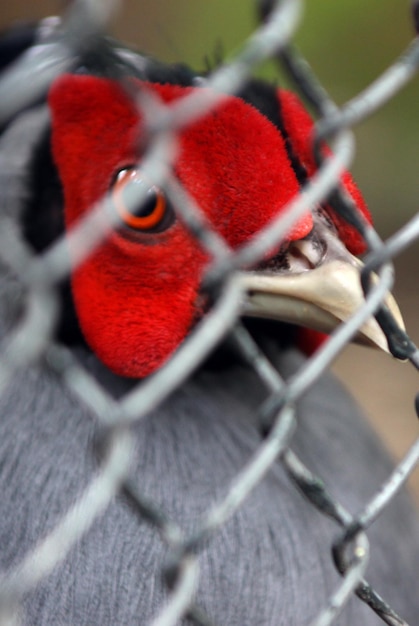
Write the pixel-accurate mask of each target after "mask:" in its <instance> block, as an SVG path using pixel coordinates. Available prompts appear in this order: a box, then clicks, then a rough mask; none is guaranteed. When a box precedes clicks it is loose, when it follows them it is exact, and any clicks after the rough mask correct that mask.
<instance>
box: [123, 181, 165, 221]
mask: <svg viewBox="0 0 419 626" xmlns="http://www.w3.org/2000/svg"><path fill="white" fill-rule="evenodd" d="M140 186H141V187H143V189H142V190H140ZM144 191H145V192H146V195H145V199H144V201H143V202H142V203H141V204H137V203H136V202H135V199H136V197H138V194H139V193H141V192H142V193H144ZM122 199H123V201H124V205H125V207H126V208H127V210H128V211H129V212H130V213H131V214H132V215H135V216H136V217H148V216H149V215H152V214H153V212H154V210H155V208H156V205H157V201H158V196H157V191H156V190H155V189H154V188H153V187H152V188H151V189H150V187H148V186H147V185H146V184H145V183H144V182H143V181H141V180H138V181H135V182H131V183H128V184H127V185H126V186H125V188H124V190H123V192H122Z"/></svg>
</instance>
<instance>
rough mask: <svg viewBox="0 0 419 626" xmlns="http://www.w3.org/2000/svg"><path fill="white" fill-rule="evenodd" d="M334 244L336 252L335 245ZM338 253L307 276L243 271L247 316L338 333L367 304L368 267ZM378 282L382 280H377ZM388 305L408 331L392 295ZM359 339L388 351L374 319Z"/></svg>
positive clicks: (305, 273) (340, 248)
mask: <svg viewBox="0 0 419 626" xmlns="http://www.w3.org/2000/svg"><path fill="white" fill-rule="evenodd" d="M329 244H330V235H328V241H327V245H329ZM333 245H334V246H335V250H336V244H333ZM332 247H333V246H332ZM337 249H338V254H336V255H333V253H332V254H329V253H326V254H325V255H324V259H322V261H321V263H319V265H318V266H317V267H314V268H313V269H307V270H306V271H299V272H297V273H292V272H291V271H290V272H286V273H284V272H280V273H275V272H274V271H272V270H271V271H269V272H267V271H266V270H264V269H261V270H256V271H252V272H243V273H242V280H243V283H244V289H245V293H246V296H245V302H244V311H243V314H244V315H247V316H251V317H262V318H269V319H275V320H279V321H283V322H289V323H292V324H296V325H299V326H306V327H308V328H313V329H315V330H319V331H321V332H325V333H330V332H331V331H333V330H334V329H335V328H336V327H337V326H338V325H339V324H340V323H341V322H345V321H346V320H348V319H349V318H350V317H351V316H352V315H353V314H354V313H355V311H356V310H357V309H358V308H359V307H360V306H361V305H362V304H363V303H364V302H365V299H364V294H363V291H362V288H361V282H360V271H361V269H362V267H363V264H362V263H361V261H360V260H359V259H357V258H356V257H354V256H352V255H351V254H350V253H349V252H348V251H347V250H346V248H345V247H344V246H343V244H341V243H340V242H339V244H338V248H337ZM334 256H336V257H337V258H333V257H334ZM330 257H332V258H330ZM375 278H376V279H377V280H378V277H377V276H375ZM384 304H385V305H386V306H387V307H388V309H389V310H390V312H391V313H392V314H393V316H394V318H395V320H396V321H397V323H398V324H399V325H400V326H401V327H402V328H403V329H404V324H403V319H402V316H401V313H400V310H399V307H398V306H397V304H396V301H395V300H394V298H393V296H392V295H391V294H387V296H386V298H385V300H384ZM354 340H355V341H356V342H357V343H362V344H367V345H370V346H374V347H377V348H381V349H382V350H384V351H386V352H388V346H387V340H386V337H385V335H384V333H383V331H382V330H381V328H380V326H379V325H378V324H377V322H376V321H375V319H374V318H372V317H371V318H370V319H368V320H367V321H366V322H365V324H364V325H363V326H362V327H361V328H360V329H359V331H358V334H357V336H356V337H355V339H354Z"/></svg>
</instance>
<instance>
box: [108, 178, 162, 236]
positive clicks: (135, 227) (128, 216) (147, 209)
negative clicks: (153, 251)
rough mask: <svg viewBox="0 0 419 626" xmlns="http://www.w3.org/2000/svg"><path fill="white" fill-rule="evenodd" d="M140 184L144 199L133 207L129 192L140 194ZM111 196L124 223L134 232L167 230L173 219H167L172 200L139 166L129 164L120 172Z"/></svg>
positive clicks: (123, 224) (113, 185)
mask: <svg viewBox="0 0 419 626" xmlns="http://www.w3.org/2000/svg"><path fill="white" fill-rule="evenodd" d="M140 185H141V186H143V187H144V188H145V198H144V202H143V203H142V205H141V206H140V207H136V210H134V206H132V208H131V210H130V202H129V199H130V198H129V194H130V193H131V194H132V193H134V194H138V186H140ZM136 187H137V188H136ZM111 196H112V202H113V206H114V209H115V211H116V213H117V215H118V217H119V219H120V221H121V223H122V226H126V227H127V228H129V229H130V230H132V231H137V232H145V233H147V232H158V231H161V230H165V228H167V227H168V226H169V225H170V223H171V220H170V219H165V218H167V216H168V209H169V203H168V201H167V199H166V196H165V194H164V192H163V191H162V190H161V189H159V188H158V187H157V186H156V185H154V184H153V183H152V182H151V181H150V180H149V179H148V178H147V176H146V175H145V174H144V173H143V172H141V170H140V169H139V168H138V167H126V168H124V169H122V170H120V171H119V172H118V174H117V175H116V177H115V180H114V182H113V184H112V188H111ZM124 196H125V197H124ZM131 205H132V202H131ZM167 222H169V223H167Z"/></svg>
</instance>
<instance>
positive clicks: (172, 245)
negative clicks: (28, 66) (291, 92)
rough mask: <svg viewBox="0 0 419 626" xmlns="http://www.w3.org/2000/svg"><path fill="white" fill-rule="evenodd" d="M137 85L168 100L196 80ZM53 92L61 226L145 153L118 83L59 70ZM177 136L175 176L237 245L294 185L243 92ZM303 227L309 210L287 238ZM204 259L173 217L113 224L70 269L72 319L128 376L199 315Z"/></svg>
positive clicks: (146, 366)
mask: <svg viewBox="0 0 419 626" xmlns="http://www.w3.org/2000/svg"><path fill="white" fill-rule="evenodd" d="M136 84H138V85H139V86H141V88H143V89H148V90H151V91H152V92H153V94H154V95H155V96H156V95H157V96H158V97H160V98H161V100H162V101H163V102H165V103H170V102H171V101H173V100H177V99H179V98H182V97H183V96H184V95H186V94H188V93H190V92H191V91H192V90H193V89H192V88H184V87H178V86H172V85H159V84H151V83H140V82H139V81H137V82H136ZM280 93H282V92H280ZM49 103H50V107H51V112H52V149H53V155H54V160H55V162H56V164H57V167H58V171H59V175H60V178H61V181H62V184H63V188H64V200H65V221H66V227H67V228H69V227H71V225H72V224H74V223H75V222H77V221H78V220H79V219H80V218H81V217H82V216H83V215H85V214H86V213H87V212H88V211H89V209H90V208H91V207H92V206H93V205H94V204H95V203H96V202H97V201H98V200H100V199H101V198H102V196H103V195H104V194H106V193H107V192H108V191H109V189H110V187H111V185H112V182H113V181H114V179H115V175H116V173H117V172H118V171H119V170H120V169H121V168H124V167H127V166H129V165H134V164H136V163H138V162H139V161H140V160H141V154H140V152H139V145H141V142H140V139H141V135H142V132H143V121H142V119H141V116H139V115H138V112H137V111H136V110H135V108H134V106H133V104H132V102H131V101H130V100H129V99H128V97H127V96H126V95H125V93H124V92H123V91H122V90H121V88H120V87H119V86H118V85H117V84H116V83H113V82H111V81H108V80H105V79H100V78H96V77H90V76H70V75H68V76H64V77H61V78H60V79H59V80H58V81H57V82H56V83H55V84H54V85H53V87H52V89H51V92H50V96H49ZM299 106H300V108H301V105H299ZM297 109H298V106H297ZM308 119H309V118H308ZM310 123H311V120H310ZM178 140H179V154H178V157H177V160H176V163H175V168H174V171H175V174H176V176H177V178H178V179H179V181H180V182H181V184H182V185H183V186H184V187H185V188H186V189H187V191H188V192H189V194H190V195H191V196H192V197H193V198H194V199H195V200H196V202H197V203H198V204H199V206H200V207H201V209H202V210H203V211H204V212H205V214H206V216H207V218H208V219H209V221H210V222H211V223H212V224H213V225H214V227H215V228H216V229H217V231H218V232H219V233H220V234H221V235H222V236H223V237H224V238H225V239H226V241H227V242H228V243H229V245H230V246H232V247H233V248H237V247H238V246H240V245H241V244H244V243H245V242H246V241H248V240H249V239H250V238H251V237H252V235H254V234H255V233H256V232H257V231H258V230H259V229H260V228H261V227H263V226H264V225H265V224H267V223H268V222H269V221H270V220H271V219H272V218H273V217H275V216H276V215H277V214H278V213H279V212H280V211H281V209H282V208H283V207H284V205H285V204H286V203H287V202H288V201H289V200H290V199H291V198H292V197H293V196H294V195H295V194H296V193H298V189H299V186H298V182H297V180H296V177H295V174H294V172H293V170H292V168H291V165H290V163H289V160H288V156H287V153H286V149H285V144H284V141H283V139H282V136H281V134H280V133H279V132H278V130H277V129H276V128H275V127H274V126H273V124H271V122H270V121H269V120H267V119H266V118H265V117H264V116H263V115H261V114H260V113H259V112H258V111H257V110H256V109H254V108H253V107H252V106H250V105H248V104H246V103H245V102H243V101H242V100H240V99H239V98H236V97H228V98H226V99H225V100H224V101H223V103H222V105H221V106H219V107H218V108H217V110H216V111H213V112H211V113H210V114H208V115H206V116H204V117H203V118H202V119H200V120H199V121H198V122H195V123H194V124H193V125H191V126H190V127H188V128H187V129H186V130H184V131H182V132H181V133H180V134H179V137H178ZM311 228H312V219H311V215H309V214H307V215H306V216H304V217H303V218H302V219H301V220H300V221H299V222H298V224H297V225H296V226H295V227H294V228H293V230H292V232H291V233H290V234H289V239H299V238H302V237H304V236H306V235H307V234H308V232H309V231H310V230H311ZM70 253H71V251H70ZM207 262H208V259H207V257H206V255H205V254H204V253H203V252H202V250H201V249H200V247H199V245H198V244H197V243H196V241H195V240H194V238H193V237H192V236H191V235H189V233H188V231H187V229H186V228H185V227H184V226H183V225H182V223H181V222H180V220H177V219H175V220H174V222H173V224H172V225H171V226H170V227H169V228H167V229H166V230H164V231H162V232H156V233H150V232H148V233H147V232H146V233H140V234H137V233H135V234H134V235H133V236H126V235H124V234H123V233H122V231H118V230H113V231H112V232H111V233H110V235H109V237H108V238H107V239H106V240H105V241H104V242H103V243H102V244H101V245H100V247H99V248H98V249H97V250H96V251H94V252H93V253H92V254H91V255H90V257H89V258H88V259H87V260H86V261H85V262H84V263H83V264H82V265H81V266H80V267H78V268H77V269H76V270H75V271H74V273H73V276H72V289H73V295H74V301H75V306H76V311H77V315H78V318H79V323H80V326H81V329H82V332H83V334H84V336H85V338H86V341H87V343H88V344H89V345H90V347H91V348H92V350H93V351H94V352H95V353H96V355H97V356H98V357H99V359H101V360H102V361H103V362H104V363H105V364H106V365H107V366H108V367H109V368H110V369H111V370H112V371H114V372H115V373H117V374H119V375H123V376H129V377H135V378H140V377H144V376H147V375H148V374H151V373H152V372H153V371H155V370H156V369H157V368H158V367H160V366H161V365H162V364H163V363H164V362H165V361H166V360H167V359H168V358H169V357H170V355H171V354H172V353H173V352H174V351H175V350H176V348H177V347H178V346H179V344H180V343H181V341H182V340H183V339H184V338H185V336H186V335H187V333H188V332H189V330H190V329H191V327H192V326H193V323H194V321H195V320H196V319H197V317H199V316H200V315H201V314H202V310H201V306H200V304H199V302H200V299H199V286H200V281H201V278H202V275H203V272H204V270H205V267H206V264H207Z"/></svg>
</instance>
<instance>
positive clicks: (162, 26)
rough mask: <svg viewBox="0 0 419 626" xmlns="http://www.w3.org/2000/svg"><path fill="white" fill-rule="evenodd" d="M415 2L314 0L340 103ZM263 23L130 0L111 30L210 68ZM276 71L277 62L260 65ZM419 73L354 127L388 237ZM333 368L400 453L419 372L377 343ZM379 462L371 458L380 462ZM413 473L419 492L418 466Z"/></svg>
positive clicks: (249, 11)
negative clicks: (377, 350)
mask: <svg viewBox="0 0 419 626" xmlns="http://www.w3.org/2000/svg"><path fill="white" fill-rule="evenodd" d="M62 7H63V3H59V2H54V1H53V0H48V1H46V0H44V1H43V0H37V2H36V3H35V2H33V0H32V1H31V2H28V1H27V0H14V2H13V3H8V4H7V5H6V4H5V3H3V7H2V8H1V10H0V24H1V26H3V27H4V26H6V25H8V24H10V23H11V22H12V21H13V20H16V19H35V18H39V17H43V16H46V15H50V14H56V13H60V10H61V9H62ZM409 10H410V3H409V2H408V1H407V0H406V1H405V2H403V1H400V0H339V1H338V2H337V1H336V0H315V1H314V0H311V1H310V0H309V1H308V2H307V3H306V7H305V12H304V16H303V20H302V23H301V26H300V28H299V29H298V33H297V35H296V37H295V41H296V43H297V45H298V47H299V48H300V50H301V51H302V52H303V53H304V55H305V56H306V57H307V59H308V60H309V62H310V64H311V65H312V67H313V69H314V70H315V71H316V73H317V75H318V77H319V78H320V79H321V81H322V82H323V84H324V86H325V87H326V89H327V90H328V91H329V92H330V94H331V96H332V97H333V98H334V99H335V100H336V101H337V103H338V104H342V103H344V102H345V101H346V100H347V99H349V98H351V97H353V96H354V95H355V94H357V93H358V92H359V91H360V90H362V89H363V88H365V87H366V86H367V85H368V84H369V83H370V82H371V81H372V80H374V79H375V78H376V77H377V76H378V75H379V74H380V73H381V72H383V71H384V70H385V68H386V67H387V66H388V65H389V64H390V63H392V62H393V61H394V60H395V58H396V57H398V56H399V55H400V54H401V53H402V52H403V50H404V49H405V48H406V46H407V45H408V43H409V42H410V40H411V39H412V37H413V26H412V21H411V17H410V13H409ZM255 23H256V19H255V4H254V1H253V0H193V1H191V0H176V1H173V0H152V1H151V0H150V1H148V0H147V1H145V0H143V1H141V0H125V2H121V8H120V12H119V15H118V17H117V18H116V19H115V20H114V22H113V23H112V32H113V34H115V35H116V36H118V37H119V38H121V39H122V40H123V41H125V42H127V43H130V44H132V45H134V46H136V47H138V48H139V49H141V50H143V51H145V52H148V53H150V54H153V55H155V56H157V57H159V58H160V59H162V60H165V61H186V62H187V63H189V64H191V65H193V66H194V67H195V68H197V69H200V68H202V67H204V65H205V62H204V60H205V59H206V58H208V59H210V60H211V59H212V60H213V59H214V58H215V57H216V54H217V53H218V52H219V51H223V53H224V54H225V55H229V54H230V53H231V52H232V51H234V49H236V48H237V47H238V46H239V45H240V44H241V43H242V42H243V40H244V38H245V37H246V36H248V35H249V34H250V33H251V32H252V29H253V28H254V26H255ZM262 71H263V72H264V74H265V75H269V76H270V77H274V76H275V75H277V72H276V69H275V68H273V67H272V66H270V67H267V68H264V69H263V70H262ZM418 103H419V80H415V81H413V83H411V84H410V85H409V86H408V87H407V88H406V89H404V91H403V92H402V93H401V94H398V95H397V96H396V97H395V98H394V99H393V100H392V101H391V102H390V103H388V104H387V105H385V106H384V107H383V108H382V109H381V110H380V111H379V112H378V113H375V114H374V115H373V116H372V117H371V118H370V119H368V120H366V121H365V122H363V123H362V124H360V125H359V126H358V127H357V128H356V129H355V133H356V138H357V154H356V158H355V161H354V164H353V167H352V170H353V172H354V174H355V177H356V179H357V181H358V183H359V185H360V187H361V189H362V190H363V192H364V194H365V197H366V199H367V201H368V204H369V206H370V209H371V211H372V214H373V216H374V219H375V223H376V225H377V229H378V230H379V232H380V234H381V235H382V236H383V237H386V236H388V235H390V234H391V233H392V232H394V231H395V229H396V228H398V227H400V226H401V225H402V224H404V223H405V222H406V221H407V220H408V219H409V218H410V217H411V216H413V215H414V214H415V212H416V211H417V208H418V200H417V187H418V178H419V177H418V173H417V170H418V161H419V159H418V152H419V128H418V126H419V115H418ZM418 256H419V244H415V245H414V246H412V247H411V248H410V249H409V251H408V252H407V253H404V254H403V255H402V256H401V258H400V259H398V260H397V262H396V267H397V272H396V275H397V282H396V286H395V293H396V297H397V298H398V300H399V302H400V305H401V308H402V311H403V313H404V316H405V319H406V323H407V328H408V331H409V333H410V334H411V335H412V337H413V339H414V340H415V341H416V342H417V343H419V324H418V314H417V311H418V306H419V298H418V284H417V283H418V281H417V280H416V271H418V270H417V267H418V263H417V258H418ZM335 371H337V372H338V374H339V375H340V376H341V377H343V378H344V379H345V381H346V383H347V384H348V385H349V386H350V387H351V388H352V389H353V391H354V393H355V396H356V397H357V398H358V400H359V402H360V403H361V404H363V406H364V408H365V409H366V411H367V413H368V414H369V416H370V417H371V419H372V421H373V422H374V423H375V424H376V425H377V428H378V430H379V432H380V433H381V435H382V437H383V438H384V439H385V441H386V442H387V444H388V446H389V447H390V449H391V451H392V452H393V453H394V454H395V455H396V456H399V455H400V454H402V452H403V451H404V450H406V447H407V446H408V444H409V442H410V441H412V438H413V437H415V436H417V434H418V427H417V419H416V417H415V414H414V411H413V400H414V396H415V394H416V393H417V391H419V375H418V374H417V373H416V372H415V371H414V370H413V369H412V368H411V367H410V365H406V364H400V363H398V362H395V361H393V360H392V359H390V358H389V357H386V356H385V355H380V354H378V353H375V352H374V351H372V350H367V349H364V348H356V347H351V348H349V349H347V350H345V353H344V354H343V355H342V357H340V358H339V360H338V362H337V364H336V366H335ZM372 462H373V461H372ZM413 482H414V483H416V486H415V489H416V493H417V494H418V501H419V472H416V474H415V476H414V479H413Z"/></svg>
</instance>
